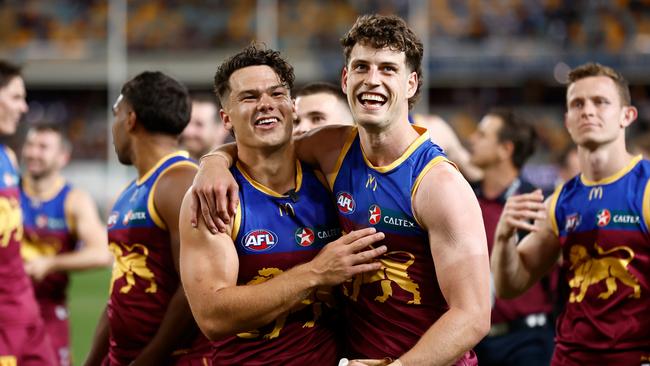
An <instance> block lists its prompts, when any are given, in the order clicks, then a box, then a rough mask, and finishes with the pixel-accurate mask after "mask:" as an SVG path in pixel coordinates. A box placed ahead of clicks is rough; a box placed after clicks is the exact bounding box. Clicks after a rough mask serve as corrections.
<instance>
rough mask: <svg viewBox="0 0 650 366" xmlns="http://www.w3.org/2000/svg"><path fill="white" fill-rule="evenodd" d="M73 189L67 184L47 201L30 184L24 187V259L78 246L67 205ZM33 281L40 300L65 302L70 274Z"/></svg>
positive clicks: (52, 254) (54, 274) (67, 250)
mask: <svg viewBox="0 0 650 366" xmlns="http://www.w3.org/2000/svg"><path fill="white" fill-rule="evenodd" d="M71 189H72V187H71V186H70V185H69V184H67V183H66V184H64V185H63V187H62V188H61V189H60V190H59V191H58V192H56V194H55V195H54V196H53V197H51V198H49V199H46V200H40V199H38V198H36V197H35V196H34V195H32V194H30V193H29V189H28V188H27V187H23V189H21V191H20V202H21V206H22V210H23V224H24V235H23V241H22V247H21V250H20V252H21V254H22V257H23V259H24V260H25V261H29V260H32V259H35V258H37V257H41V256H55V255H58V254H61V253H67V252H71V251H73V250H74V249H75V246H76V243H77V238H76V237H75V235H73V233H72V232H71V231H70V225H69V223H68V222H67V220H66V217H65V207H64V203H65V200H66V197H67V196H68V193H70V190H71ZM33 284H34V291H35V292H36V298H37V299H38V300H39V301H41V300H44V301H45V300H47V301H51V302H57V303H64V302H65V300H66V289H67V286H68V274H67V273H65V272H57V273H52V274H49V275H48V276H47V277H45V278H44V279H43V280H42V281H39V282H35V281H34V283H33Z"/></svg>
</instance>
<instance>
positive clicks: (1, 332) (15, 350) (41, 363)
mask: <svg viewBox="0 0 650 366" xmlns="http://www.w3.org/2000/svg"><path fill="white" fill-rule="evenodd" d="M0 365H2V366H5V365H7V366H16V365H20V366H56V365H57V362H56V357H55V356H54V352H53V351H52V345H51V343H50V338H49V337H48V336H47V333H46V332H45V327H44V326H43V324H41V323H40V322H39V323H38V324H30V325H0Z"/></svg>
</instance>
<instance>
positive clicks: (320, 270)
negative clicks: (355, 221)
mask: <svg viewBox="0 0 650 366" xmlns="http://www.w3.org/2000/svg"><path fill="white" fill-rule="evenodd" d="M383 239H384V233H378V232H376V230H375V228H373V227H371V228H366V229H362V230H357V231H353V232H351V233H349V234H346V235H343V236H342V237H340V238H339V239H337V240H335V241H333V242H331V243H329V244H327V245H326V246H325V247H323V249H321V251H320V253H318V255H317V256H316V257H315V258H314V259H312V260H311V261H310V262H309V263H308V265H309V266H310V268H311V270H312V271H313V272H314V273H316V275H317V276H318V282H319V284H320V285H324V286H334V285H338V284H339V283H341V282H344V281H346V280H348V279H350V278H352V277H354V276H355V275H356V274H358V273H362V272H368V271H376V270H378V269H380V268H381V263H379V262H376V261H374V259H375V258H377V257H378V256H380V255H382V254H384V253H386V246H385V245H382V246H380V247H378V248H373V247H372V246H371V245H372V244H374V243H377V242H379V241H381V240H383Z"/></svg>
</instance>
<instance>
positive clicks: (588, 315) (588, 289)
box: [550, 156, 650, 365]
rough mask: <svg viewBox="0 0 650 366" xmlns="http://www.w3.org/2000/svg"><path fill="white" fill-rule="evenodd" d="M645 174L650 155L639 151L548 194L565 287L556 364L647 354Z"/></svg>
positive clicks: (649, 214)
mask: <svg viewBox="0 0 650 366" xmlns="http://www.w3.org/2000/svg"><path fill="white" fill-rule="evenodd" d="M649 182H650V162H649V161H647V160H642V159H641V157H640V156H638V157H636V158H634V159H633V160H632V161H631V162H630V163H629V164H628V165H627V166H626V167H625V168H623V169H622V170H621V171H620V172H618V173H616V174H615V175H613V176H611V177H608V178H605V179H602V180H599V181H589V180H587V179H586V178H585V177H584V176H582V175H580V176H577V177H575V178H573V179H571V180H569V181H568V182H567V183H565V184H564V185H563V186H561V187H560V188H558V190H556V192H555V193H554V195H553V196H552V198H551V206H550V213H551V217H550V218H551V220H550V221H551V224H552V227H553V229H554V231H555V233H556V234H557V235H558V237H559V240H560V244H561V246H562V255H563V259H564V260H563V264H562V269H563V271H562V273H563V274H564V278H563V279H562V282H561V283H562V285H563V286H564V290H565V291H567V292H568V294H567V299H568V300H567V302H566V306H565V309H564V311H563V312H562V313H561V314H560V316H559V319H558V323H557V332H556V333H557V337H556V343H557V347H556V352H555V355H554V361H553V364H554V365H573V364H589V363H591V364H593V362H597V363H598V362H604V363H601V364H612V365H613V364H620V365H623V364H625V365H633V364H636V365H640V364H642V362H641V361H642V360H643V359H645V361H648V360H650V316H648V309H650V293H649V291H650V275H649V274H650V232H649V231H648V227H649V223H650V183H649ZM632 355H634V356H632ZM608 357H612V358H608Z"/></svg>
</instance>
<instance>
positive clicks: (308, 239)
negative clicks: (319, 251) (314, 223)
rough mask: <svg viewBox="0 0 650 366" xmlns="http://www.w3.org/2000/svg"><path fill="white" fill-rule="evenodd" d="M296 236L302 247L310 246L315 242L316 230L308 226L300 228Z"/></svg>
mask: <svg viewBox="0 0 650 366" xmlns="http://www.w3.org/2000/svg"><path fill="white" fill-rule="evenodd" d="M295 236H296V243H298V245H300V246H301V247H308V246H310V245H312V244H313V243H314V238H315V236H314V232H313V231H312V230H311V229H310V228H308V227H304V228H298V230H296V235H295Z"/></svg>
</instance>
